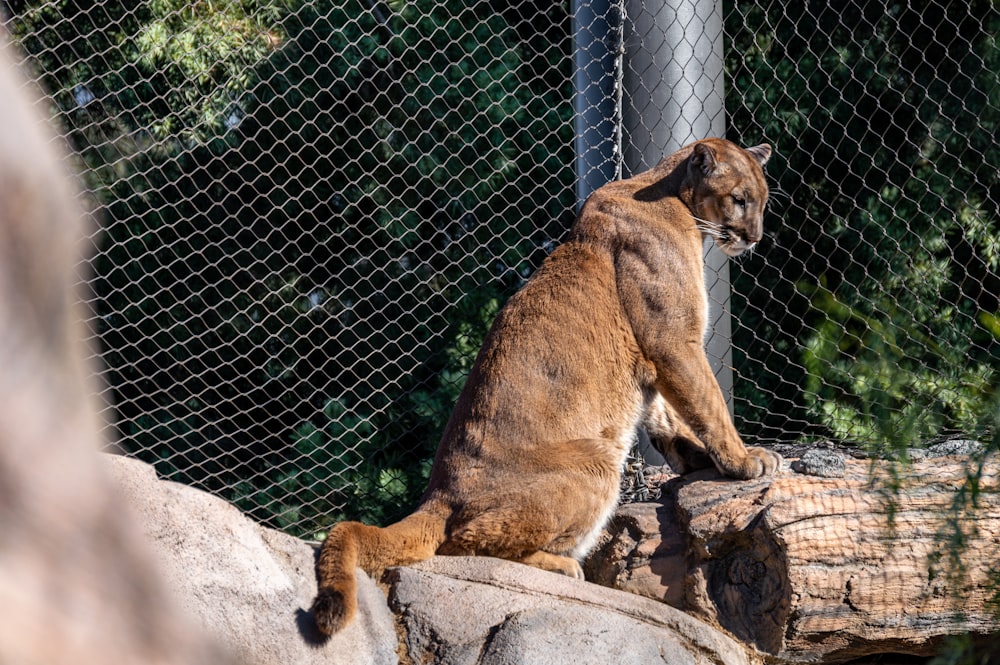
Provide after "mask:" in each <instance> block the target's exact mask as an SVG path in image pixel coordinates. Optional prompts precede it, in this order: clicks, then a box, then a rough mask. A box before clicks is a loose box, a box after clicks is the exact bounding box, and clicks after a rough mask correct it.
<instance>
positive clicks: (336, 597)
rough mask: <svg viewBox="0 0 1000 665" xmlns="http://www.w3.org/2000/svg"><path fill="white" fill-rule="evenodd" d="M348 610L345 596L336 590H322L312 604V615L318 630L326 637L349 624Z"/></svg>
mask: <svg viewBox="0 0 1000 665" xmlns="http://www.w3.org/2000/svg"><path fill="white" fill-rule="evenodd" d="M347 613H348V610H347V607H346V605H345V603H344V594H342V593H340V592H339V591H336V590H334V589H320V590H319V593H317V594H316V600H314V601H313V604H312V615H313V619H314V620H315V621H316V628H318V629H319V632H320V633H321V634H322V635H324V636H325V637H329V636H331V635H333V634H334V633H336V632H337V631H339V630H340V629H341V628H343V627H344V625H345V624H346V623H347V622H348V620H349V619H350V617H348V616H347Z"/></svg>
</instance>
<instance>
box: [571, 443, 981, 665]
mask: <svg viewBox="0 0 1000 665" xmlns="http://www.w3.org/2000/svg"><path fill="white" fill-rule="evenodd" d="M883 464H884V463H883ZM844 467H845V468H844V471H843V474H842V476H841V477H833V478H827V477H817V476H811V475H803V474H800V473H794V472H791V471H787V470H786V471H783V472H782V473H780V474H778V475H776V476H773V477H770V478H766V479H758V480H752V481H745V482H737V481H732V480H727V479H723V478H721V477H719V476H718V475H717V474H715V473H714V472H710V471H704V472H698V473H695V474H690V475H688V476H685V477H683V478H676V479H674V480H671V481H670V482H669V483H668V484H667V485H666V486H665V487H664V492H663V495H664V498H663V499H662V500H661V501H660V502H658V503H647V504H630V505H626V506H623V507H622V508H621V509H620V510H619V512H618V513H617V515H616V516H615V518H614V519H613V520H612V523H611V525H610V526H609V529H608V532H607V533H606V535H605V538H604V540H603V541H602V544H601V545H600V547H599V548H598V550H597V551H596V552H595V554H594V555H593V556H592V557H591V559H590V560H589V561H588V562H587V565H586V566H585V569H586V570H587V574H588V579H591V580H592V581H596V582H598V583H602V584H608V585H610V586H615V587H616V588H621V589H625V590H629V591H633V592H636V593H639V594H641V595H645V596H649V597H654V598H659V599H660V600H663V601H664V602H667V603H669V604H671V605H674V606H675V607H679V608H681V609H684V610H686V611H689V612H691V613H693V614H695V615H698V616H701V617H703V618H706V619H708V620H709V621H711V622H713V623H716V624H717V625H719V626H721V627H722V628H724V629H726V630H728V631H729V632H730V633H732V634H733V635H734V636H736V637H737V638H739V639H740V640H742V641H743V642H744V643H746V644H748V645H751V646H753V647H755V648H756V649H758V650H760V651H761V652H763V653H765V654H768V655H770V656H771V657H772V658H774V659H775V660H777V661H787V662H813V661H817V660H822V661H823V662H844V661H847V660H850V659H852V658H856V657H859V656H864V655H869V654H875V653H905V654H914V655H927V654H930V653H933V651H934V649H935V648H936V646H937V645H938V644H939V643H940V640H941V639H942V638H943V637H944V636H947V635H953V634H958V633H964V632H973V633H981V634H986V633H990V632H996V631H998V630H1000V624H998V623H997V620H996V616H995V615H994V614H993V613H992V611H991V608H990V607H989V599H990V597H991V593H992V592H991V590H990V571H991V569H993V568H995V567H996V566H998V565H1000V464H998V462H997V460H995V459H994V460H991V461H989V462H988V463H987V464H986V465H985V467H984V470H983V473H982V475H981V477H980V479H979V481H978V494H977V497H976V507H975V509H971V510H970V509H963V508H962V507H961V506H962V505H963V501H962V495H963V492H964V493H966V495H967V493H968V491H969V489H970V487H971V485H970V484H969V474H970V473H971V472H972V471H973V470H972V469H970V468H969V465H968V461H967V460H966V459H964V458H957V457H946V458H936V459H928V460H921V461H918V462H914V463H913V465H912V466H910V467H907V468H906V469H905V470H904V469H900V470H899V471H898V473H895V474H893V473H890V472H889V471H888V469H887V468H885V467H883V468H878V467H873V466H872V464H871V463H870V462H868V461H859V460H845V465H844ZM893 486H898V490H897V491H893V490H892V488H893ZM954 538H959V539H960V540H961V542H962V544H963V549H962V554H961V555H960V557H959V558H957V559H956V558H953V557H952V552H953V550H952V549H951V548H950V547H949V542H951V541H952V539H954Z"/></svg>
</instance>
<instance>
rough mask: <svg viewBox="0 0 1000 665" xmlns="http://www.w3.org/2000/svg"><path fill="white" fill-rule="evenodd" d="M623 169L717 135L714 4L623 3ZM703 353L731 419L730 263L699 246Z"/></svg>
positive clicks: (716, 0)
mask: <svg viewBox="0 0 1000 665" xmlns="http://www.w3.org/2000/svg"><path fill="white" fill-rule="evenodd" d="M624 30H625V32H624V43H625V63H624V79H623V81H624V100H623V112H622V116H623V117H622V119H623V124H624V127H623V145H624V146H625V148H624V160H625V164H624V170H625V173H626V175H629V174H632V173H637V172H640V171H645V170H646V169H649V168H651V167H653V166H655V165H656V163H657V162H659V161H660V159H661V158H662V157H663V156H664V155H669V154H670V153H672V152H674V151H676V150H677V149H678V148H681V147H683V146H684V145H686V144H688V143H690V142H691V141H694V140H697V139H701V138H706V137H708V136H724V135H725V131H726V119H725V108H724V90H723V79H724V77H723V74H724V63H723V55H722V48H723V43H722V42H723V34H722V3H721V1H720V0H667V1H666V2H664V3H662V4H661V3H659V2H657V3H650V2H647V1H644V0H627V2H626V20H625V25H624ZM705 249H706V254H705V279H706V282H707V286H708V299H709V321H708V325H709V332H708V338H707V340H706V351H707V352H708V358H709V361H710V362H711V364H712V369H713V370H714V371H715V376H716V378H717V379H718V381H719V386H720V387H721V388H722V392H723V394H724V395H725V397H726V401H727V403H728V404H729V411H730V414H732V410H733V399H732V387H733V370H732V347H731V332H732V323H731V320H730V310H729V297H730V286H729V263H728V262H727V260H726V255H725V254H723V253H722V251H721V250H719V249H717V248H716V247H715V245H714V243H711V242H706V245H705Z"/></svg>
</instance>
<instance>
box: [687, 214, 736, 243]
mask: <svg viewBox="0 0 1000 665" xmlns="http://www.w3.org/2000/svg"><path fill="white" fill-rule="evenodd" d="M691 216H692V217H694V215H691ZM694 221H695V226H697V227H698V230H699V231H701V232H702V233H704V234H705V235H709V236H712V237H713V238H715V239H716V240H725V239H727V238H728V237H729V234H728V233H727V232H726V230H725V229H723V228H722V226H721V225H719V224H716V223H715V222H713V221H711V220H708V219H702V218H701V217H694Z"/></svg>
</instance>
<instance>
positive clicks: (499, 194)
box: [10, 0, 574, 534]
mask: <svg viewBox="0 0 1000 665" xmlns="http://www.w3.org/2000/svg"><path fill="white" fill-rule="evenodd" d="M526 10H527V7H526V6H525V5H524V3H515V4H511V5H510V6H507V5H505V4H503V3H500V4H497V3H479V4H477V5H474V6H469V7H465V6H459V5H448V4H447V3H440V2H432V1H430V0H410V1H400V2H392V3H389V4H388V5H386V4H382V3H376V2H367V1H357V0H326V1H321V2H310V3H301V2H288V1H281V0H272V1H268V0H254V1H251V0H244V1H241V2H238V1H236V0H229V1H226V0H217V1H213V2H197V3H187V2H180V1H178V0H162V1H158V2H148V3H139V4H138V6H132V5H128V4H124V3H121V2H110V1H109V2H101V3H95V4H93V5H86V4H84V5H81V4H79V3H69V2H44V3H43V2H30V1H29V2H27V3H24V5H23V6H22V7H20V8H19V9H18V11H16V12H15V15H14V17H13V19H12V21H11V22H10V26H11V27H12V32H13V33H14V34H15V36H16V39H17V40H18V41H19V42H20V44H21V45H22V46H23V47H24V48H25V50H26V51H27V52H28V53H29V55H30V57H31V60H32V61H33V63H34V65H35V66H36V68H37V69H38V70H39V71H40V73H41V78H42V80H43V84H44V85H45V86H46V87H47V89H48V90H49V91H50V92H51V94H52V97H53V99H54V100H55V101H56V111H57V112H58V113H59V114H60V116H61V118H60V119H61V121H62V122H63V123H64V124H65V125H66V126H67V128H68V130H69V136H70V140H71V141H72V143H73V145H74V146H75V147H76V149H77V150H78V151H79V153H80V154H81V155H82V156H83V158H84V160H85V162H86V165H87V172H86V177H87V180H88V185H89V187H90V189H91V191H92V192H93V193H94V194H95V195H96V196H97V198H98V200H99V202H100V203H101V204H102V211H101V212H102V213H103V216H104V234H103V237H102V247H101V250H100V252H99V254H98V255H97V257H96V259H95V260H94V262H93V263H94V269H95V272H96V277H95V280H94V282H93V286H94V289H95V291H96V295H97V302H96V309H97V313H98V317H97V319H96V327H97V328H98V333H99V334H100V336H101V340H102V344H103V347H104V349H105V352H104V355H103V360H104V362H105V364H106V366H107V371H106V379H107V381H108V382H109V384H110V385H111V387H112V390H113V392H114V401H115V403H116V405H117V419H116V422H115V426H116V429H117V433H118V435H119V437H120V439H121V444H122V445H123V447H125V448H126V449H127V450H128V451H130V452H132V453H134V454H137V455H139V456H141V457H144V458H146V459H148V460H151V461H154V462H155V463H156V465H157V468H158V470H159V471H160V472H161V473H162V474H164V475H166V476H168V477H170V478H172V479H174V480H180V481H183V482H187V483H191V484H194V485H197V486H200V487H204V488H207V489H210V490H213V491H216V492H219V493H221V494H223V495H225V496H227V497H229V498H231V499H232V500H234V501H236V502H237V503H238V504H239V505H240V506H241V507H242V508H244V509H245V510H247V511H248V512H250V513H251V514H253V515H254V516H255V517H257V518H259V519H261V520H263V521H265V522H268V523H272V524H274V525H278V526H281V527H283V528H286V529H288V530H290V531H292V532H295V533H302V534H316V533H317V532H320V531H321V530H322V529H323V528H325V525H326V524H328V523H330V522H331V521H332V520H335V519H339V518H352V519H364V520H368V521H378V522H385V521H389V520H391V519H393V518H396V517H399V516H400V515H401V514H404V513H405V512H407V511H408V510H410V509H411V507H412V504H413V502H414V501H415V500H416V498H417V497H419V494H420V492H421V491H422V490H423V488H424V484H425V481H426V477H427V473H428V464H429V459H430V458H431V457H432V453H433V450H434V448H435V446H436V444H437V440H438V438H439V436H440V433H441V430H442V429H443V427H444V424H445V422H446V421H447V417H448V414H449V412H450V410H451V407H452V405H453V401H454V398H455V397H456V396H457V394H458V391H459V390H460V388H461V383H462V382H463V380H464V376H465V373H467V371H468V364H469V363H470V362H471V360H470V358H471V354H472V353H474V350H473V348H472V347H473V346H477V342H476V341H475V340H476V339H478V338H479V337H480V336H481V335H482V333H483V331H484V329H485V326H486V325H488V322H489V320H490V319H491V318H492V315H493V314H495V311H496V308H497V303H499V302H502V301H503V299H505V297H506V296H507V295H508V294H509V293H510V292H511V291H512V290H513V289H514V288H516V287H517V286H518V285H519V284H520V282H521V280H522V279H523V277H524V276H525V275H527V274H528V273H530V271H531V270H532V269H533V266H534V265H537V263H538V262H539V261H540V260H541V258H542V257H543V256H544V254H545V249H544V247H543V245H544V244H545V243H546V242H548V241H549V240H550V239H551V238H552V237H558V236H559V235H561V234H562V232H563V231H564V230H565V229H566V228H567V227H568V226H569V224H570V222H571V219H572V212H573V205H574V201H573V198H572V197H573V188H572V182H573V172H572V164H573V159H572V140H571V131H572V127H571V114H572V108H571V102H570V99H571V94H570V90H569V81H570V80H571V77H570V75H569V66H570V64H571V59H570V58H569V57H568V56H569V54H568V52H566V51H565V49H566V48H567V47H568V41H567V39H566V29H567V23H566V15H565V13H564V11H563V10H560V9H559V8H555V9H550V8H547V7H545V6H541V5H540V6H539V7H537V8H536V9H535V10H533V11H526ZM526 16H530V17H531V20H528V19H527V18H525V17H526ZM81 86H82V88H81ZM83 88H85V89H86V91H88V92H89V93H91V95H92V96H93V99H92V100H90V101H89V102H87V103H86V104H82V105H81V104H79V103H78V102H79V101H80V100H81V98H80V97H79V93H80V92H81V91H82V90H83Z"/></svg>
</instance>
